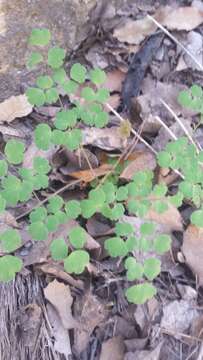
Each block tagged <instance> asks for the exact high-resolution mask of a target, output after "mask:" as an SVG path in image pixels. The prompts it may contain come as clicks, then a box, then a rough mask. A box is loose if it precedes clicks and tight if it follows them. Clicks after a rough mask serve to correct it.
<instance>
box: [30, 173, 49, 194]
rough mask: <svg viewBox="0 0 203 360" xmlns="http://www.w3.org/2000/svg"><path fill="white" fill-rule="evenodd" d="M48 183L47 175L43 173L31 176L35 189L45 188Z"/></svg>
mask: <svg viewBox="0 0 203 360" xmlns="http://www.w3.org/2000/svg"><path fill="white" fill-rule="evenodd" d="M48 185H49V177H48V176H47V175H44V174H37V175H35V177H34V178H33V186H34V189H35V190H40V189H46V188H47V187H48Z"/></svg>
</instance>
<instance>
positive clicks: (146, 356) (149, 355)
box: [124, 341, 163, 360]
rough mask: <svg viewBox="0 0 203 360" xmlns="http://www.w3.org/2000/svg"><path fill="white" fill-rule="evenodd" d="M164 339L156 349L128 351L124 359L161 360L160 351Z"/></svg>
mask: <svg viewBox="0 0 203 360" xmlns="http://www.w3.org/2000/svg"><path fill="white" fill-rule="evenodd" d="M162 345H163V341H161V342H160V343H159V344H158V345H157V347H156V348H155V349H154V350H149V351H148V350H143V351H135V352H134V353H132V352H130V353H127V354H126V355H125V357H124V360H161V359H160V352H161V349H162Z"/></svg>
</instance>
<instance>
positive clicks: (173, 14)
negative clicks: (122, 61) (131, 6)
mask: <svg viewBox="0 0 203 360" xmlns="http://www.w3.org/2000/svg"><path fill="white" fill-rule="evenodd" d="M153 18H154V19H155V20H156V21H157V22H159V23H160V24H161V25H163V26H166V27H167V28H168V29H169V30H186V31H190V30H192V29H194V28H196V27H197V26H198V25H200V24H201V23H202V22H203V11H201V10H199V9H198V8H196V7H192V6H187V7H186V6H185V7H179V8H172V7H170V6H166V7H164V8H161V9H160V8H159V9H158V10H157V11H156V13H155V14H154V15H153ZM156 28H157V26H156V24H155V23H154V22H153V21H152V20H150V19H149V18H148V17H147V16H145V17H144V18H142V19H139V20H132V19H128V20H127V21H126V22H125V23H124V25H122V26H120V27H119V28H117V29H115V30H114V33H113V35H114V37H116V38H117V39H118V40H119V41H121V42H128V43H129V44H140V43H141V42H142V41H143V40H144V39H145V38H146V37H147V36H148V35H151V34H153V33H154V32H155V30H156Z"/></svg>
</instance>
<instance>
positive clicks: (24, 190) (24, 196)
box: [19, 180, 34, 202]
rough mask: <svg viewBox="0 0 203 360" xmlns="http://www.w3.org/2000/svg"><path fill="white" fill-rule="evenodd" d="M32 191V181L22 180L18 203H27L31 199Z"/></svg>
mask: <svg viewBox="0 0 203 360" xmlns="http://www.w3.org/2000/svg"><path fill="white" fill-rule="evenodd" d="M33 189H34V185H33V181H32V180H23V181H22V183H21V189H20V193H19V201H21V202H24V201H28V200H29V199H30V198H31V197H32V192H33Z"/></svg>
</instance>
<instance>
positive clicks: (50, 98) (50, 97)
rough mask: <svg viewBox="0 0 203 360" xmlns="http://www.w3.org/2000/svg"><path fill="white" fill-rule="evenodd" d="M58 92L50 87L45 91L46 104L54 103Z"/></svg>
mask: <svg viewBox="0 0 203 360" xmlns="http://www.w3.org/2000/svg"><path fill="white" fill-rule="evenodd" d="M58 98H59V94H58V91H57V89H56V88H54V87H53V88H51V89H48V90H46V91H45V101H46V103H48V104H54V103H55V102H57V100H58Z"/></svg>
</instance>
